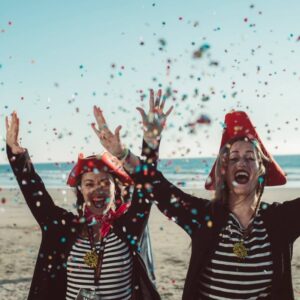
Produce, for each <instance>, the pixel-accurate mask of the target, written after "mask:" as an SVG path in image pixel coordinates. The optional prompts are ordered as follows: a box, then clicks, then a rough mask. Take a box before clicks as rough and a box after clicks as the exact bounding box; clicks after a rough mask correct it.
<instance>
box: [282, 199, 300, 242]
mask: <svg viewBox="0 0 300 300" xmlns="http://www.w3.org/2000/svg"><path fill="white" fill-rule="evenodd" d="M277 213H278V214H277V216H278V222H281V224H282V226H284V229H285V230H284V232H286V233H287V235H288V239H289V241H291V242H294V241H295V240H296V239H297V238H298V237H299V236H300V198H297V199H294V200H290V201H285V202H283V203H282V204H281V205H279V206H278V212H277Z"/></svg>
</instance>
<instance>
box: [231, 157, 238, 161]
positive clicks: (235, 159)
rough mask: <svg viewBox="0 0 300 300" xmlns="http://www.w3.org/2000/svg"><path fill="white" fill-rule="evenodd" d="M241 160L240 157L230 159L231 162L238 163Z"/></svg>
mask: <svg viewBox="0 0 300 300" xmlns="http://www.w3.org/2000/svg"><path fill="white" fill-rule="evenodd" d="M238 160H239V158H238V157H229V161H230V162H237V161H238Z"/></svg>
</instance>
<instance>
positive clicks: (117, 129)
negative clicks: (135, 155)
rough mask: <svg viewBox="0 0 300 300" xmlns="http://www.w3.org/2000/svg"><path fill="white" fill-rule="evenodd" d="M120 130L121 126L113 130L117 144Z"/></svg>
mask: <svg viewBox="0 0 300 300" xmlns="http://www.w3.org/2000/svg"><path fill="white" fill-rule="evenodd" d="M121 129H122V126H121V125H119V126H118V127H117V128H116V129H115V136H116V138H117V140H118V142H119V143H120V131H121Z"/></svg>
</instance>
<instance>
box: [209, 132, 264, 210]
mask: <svg viewBox="0 0 300 300" xmlns="http://www.w3.org/2000/svg"><path fill="white" fill-rule="evenodd" d="M238 141H246V142H249V143H251V144H252V145H253V146H254V148H255V149H256V153H257V156H258V160H259V171H258V176H259V180H258V184H257V188H256V194H257V195H258V204H257V205H259V202H260V200H261V197H262V194H263V192H264V187H265V178H266V173H267V165H268V163H269V159H268V157H267V156H266V155H265V154H264V153H263V151H262V149H261V147H260V144H259V142H258V141H257V140H256V139H249V138H247V137H239V138H235V139H231V140H230V141H229V142H227V143H226V144H225V145H224V146H223V147H222V148H221V149H220V151H219V154H218V157H217V161H216V168H215V180H216V182H215V188H216V190H215V195H214V197H213V201H215V202H221V203H222V204H223V205H224V206H227V207H228V204H229V203H228V199H229V188H228V186H227V182H226V170H227V165H228V157H229V153H230V148H231V146H232V145H233V144H234V143H235V142H238Z"/></svg>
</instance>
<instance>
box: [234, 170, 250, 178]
mask: <svg viewBox="0 0 300 300" xmlns="http://www.w3.org/2000/svg"><path fill="white" fill-rule="evenodd" d="M235 176H246V177H249V175H248V173H247V172H245V171H238V172H236V173H235Z"/></svg>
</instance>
